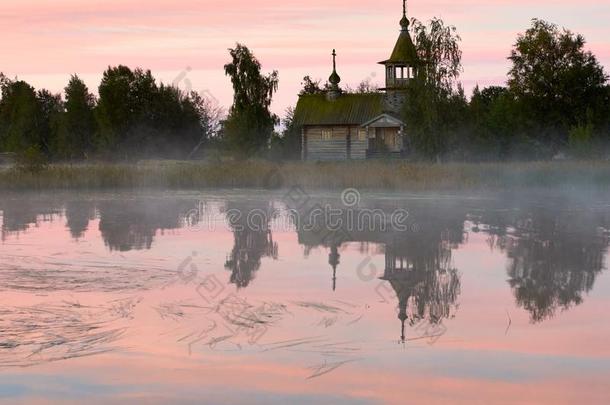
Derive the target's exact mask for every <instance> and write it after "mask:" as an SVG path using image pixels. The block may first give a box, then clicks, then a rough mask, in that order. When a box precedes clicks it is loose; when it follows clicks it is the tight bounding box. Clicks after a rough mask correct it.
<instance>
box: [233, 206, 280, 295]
mask: <svg viewBox="0 0 610 405" xmlns="http://www.w3.org/2000/svg"><path fill="white" fill-rule="evenodd" d="M272 216H273V210H272V207H271V205H270V204H269V203H260V204H256V203H229V204H227V220H228V222H229V226H230V227H231V230H232V231H233V249H232V250H231V253H230V254H229V256H228V257H227V261H226V263H225V268H226V269H227V270H230V271H231V283H233V284H235V285H237V287H238V288H242V287H247V286H248V285H249V284H250V282H251V281H252V280H253V279H254V275H255V273H256V271H257V270H258V269H259V268H260V265H261V259H262V258H263V257H272V258H274V259H277V253H278V252H277V251H278V248H277V243H275V242H274V241H273V235H272V233H271V229H270V227H269V223H270V221H271V219H272Z"/></svg>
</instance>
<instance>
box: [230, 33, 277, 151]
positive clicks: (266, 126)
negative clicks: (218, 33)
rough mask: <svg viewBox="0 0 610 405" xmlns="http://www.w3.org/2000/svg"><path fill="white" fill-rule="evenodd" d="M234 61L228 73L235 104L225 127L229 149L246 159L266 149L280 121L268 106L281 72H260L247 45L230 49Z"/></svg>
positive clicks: (258, 65) (238, 45) (259, 65)
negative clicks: (264, 73) (265, 73)
mask: <svg viewBox="0 0 610 405" xmlns="http://www.w3.org/2000/svg"><path fill="white" fill-rule="evenodd" d="M229 54H230V55H231V59H232V60H231V62H230V63H228V64H226V65H225V67H224V68H225V74H226V75H227V76H229V77H230V78H231V83H232V84H233V91H234V96H233V105H232V106H231V109H230V110H229V116H228V117H227V120H226V122H225V126H224V136H225V142H226V146H227V148H228V149H229V151H231V152H232V153H233V154H234V155H235V156H236V157H238V158H246V157H250V156H252V155H254V154H255V153H257V152H260V151H261V150H263V149H265V148H266V147H267V145H268V142H269V140H270V139H271V136H272V134H273V128H274V125H275V124H276V123H277V121H278V118H277V116H276V115H275V114H273V113H271V111H270V110H269V107H270V105H271V100H272V98H273V94H274V93H275V92H276V90H277V87H278V73H277V71H273V72H272V73H270V74H268V75H263V74H262V73H261V64H260V62H259V61H258V60H257V59H256V57H255V56H254V54H253V53H252V52H251V51H250V50H249V49H248V48H247V47H246V46H244V45H241V44H237V45H236V47H235V48H233V49H229Z"/></svg>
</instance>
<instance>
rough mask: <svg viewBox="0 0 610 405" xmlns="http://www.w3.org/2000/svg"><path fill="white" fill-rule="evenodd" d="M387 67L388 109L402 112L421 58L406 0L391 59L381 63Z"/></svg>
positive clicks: (403, 2) (403, 3) (403, 4)
mask: <svg viewBox="0 0 610 405" xmlns="http://www.w3.org/2000/svg"><path fill="white" fill-rule="evenodd" d="M379 64H381V65H384V66H385V88H384V89H382V90H385V92H386V108H387V109H388V110H389V111H392V112H400V110H401V109H402V106H403V105H404V103H405V101H406V88H407V85H408V83H409V81H410V80H412V79H414V78H415V77H416V75H417V68H418V66H419V58H418V56H417V50H416V49H415V45H414V44H413V40H412V39H411V35H410V34H409V19H408V18H407V4H406V0H403V1H402V18H401V20H400V34H399V35H398V40H397V41H396V45H394V49H393V50H392V54H391V55H390V58H389V59H387V60H384V61H382V62H379Z"/></svg>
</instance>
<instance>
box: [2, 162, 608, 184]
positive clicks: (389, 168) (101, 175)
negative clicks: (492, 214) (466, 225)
mask: <svg viewBox="0 0 610 405" xmlns="http://www.w3.org/2000/svg"><path fill="white" fill-rule="evenodd" d="M292 186H302V187H308V188H318V189H337V188H346V187H357V188H361V189H384V190H385V189H387V190H426V189H430V190H442V189H503V188H519V187H522V188H545V187H549V188H553V187H563V186H569V187H573V186H585V187H586V186H591V187H596V188H600V187H601V188H607V187H608V186H610V162H609V161H561V162H559V161H553V162H524V163H445V164H432V163H411V162H400V161H396V162H391V161H390V162H384V161H364V162H325V163H315V162H289V163H282V164H276V163H273V162H267V161H245V162H231V161H224V162H216V163H212V162H188V161H147V162H142V163H137V164H136V163H134V164H109V163H98V164H79V165H69V164H53V165H49V166H47V167H45V168H43V169H42V170H40V171H37V172H29V171H24V170H19V169H15V168H4V169H0V190H54V189H60V190H61V189H88V190H99V189H141V188H152V189H155V188H156V189H203V188H258V189H276V188H289V187H292Z"/></svg>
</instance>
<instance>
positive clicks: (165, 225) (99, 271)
mask: <svg viewBox="0 0 610 405" xmlns="http://www.w3.org/2000/svg"><path fill="white" fill-rule="evenodd" d="M609 201H610V199H608V196H607V195H600V194H595V195H591V194H586V195H585V194H582V193H577V192H572V193H564V192H554V193H521V194H519V195H515V194H513V193H500V194H484V195H470V194H463V195H442V194H394V193H378V192H377V193H366V192H362V193H358V192H357V191H356V190H347V191H344V192H341V191H338V192H336V193H332V192H325V193H313V192H306V191H305V190H302V189H299V188H293V189H290V190H283V191H276V192H273V193H269V192H252V191H240V190H216V191H209V192H200V193H194V192H171V193H169V192H168V193H161V192H141V193H64V194H31V193H30V194H10V195H6V194H5V195H3V196H1V197H0V215H1V216H0V223H1V224H2V234H1V243H0V291H1V294H0V376H1V378H0V401H2V402H5V403H20V402H22V403H25V402H27V403H55V402H62V403H82V402H83V401H85V400H86V402H87V403H88V404H96V403H108V402H115V401H116V402H126V403H193V404H195V403H197V404H198V403H231V404H234V403H249V404H250V403H260V404H286V403H290V404H306V403H314V402H316V403H325V404H344V403H345V404H347V403H350V404H351V403H355V404H377V403H395V404H399V403H400V404H403V403H447V402H451V403H467V404H471V403H552V404H558V403H575V402H578V403H600V404H601V403H610V385H609V383H608V381H610V344H609V341H610V322H609V321H608V314H607V313H608V309H609V308H610V306H609V304H610V274H609V273H608V271H607V270H606V268H607V262H608V246H609V240H610V203H609Z"/></svg>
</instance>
